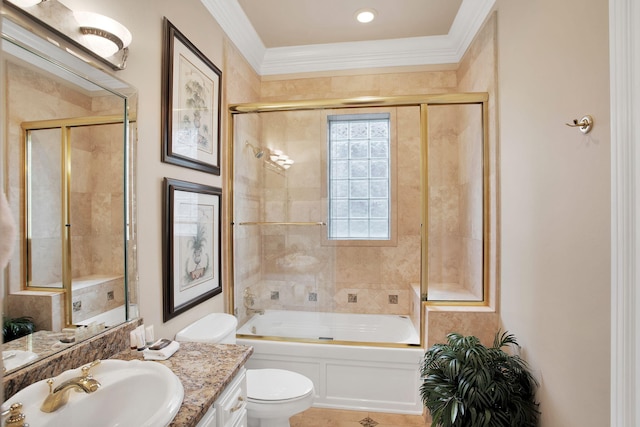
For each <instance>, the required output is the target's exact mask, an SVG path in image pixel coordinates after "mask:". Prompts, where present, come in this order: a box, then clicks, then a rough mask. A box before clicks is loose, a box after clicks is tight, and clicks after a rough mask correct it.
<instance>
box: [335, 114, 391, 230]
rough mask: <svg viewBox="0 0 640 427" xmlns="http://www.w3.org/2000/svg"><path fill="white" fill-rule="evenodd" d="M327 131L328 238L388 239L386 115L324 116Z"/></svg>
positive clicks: (388, 155) (388, 196)
mask: <svg viewBox="0 0 640 427" xmlns="http://www.w3.org/2000/svg"><path fill="white" fill-rule="evenodd" d="M328 127H329V132H328V135H329V155H328V159H329V161H328V162H327V163H328V167H329V173H328V177H329V212H328V214H329V215H328V216H329V218H328V234H329V235H328V238H329V239H330V240H389V239H390V238H391V231H390V230H391V226H390V220H391V215H390V212H391V206H390V205H391V194H390V181H391V160H390V154H389V153H390V151H391V150H390V137H389V135H390V129H389V114H350V115H335V116H329V118H328Z"/></svg>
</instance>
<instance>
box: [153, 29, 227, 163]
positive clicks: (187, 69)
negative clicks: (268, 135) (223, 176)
mask: <svg viewBox="0 0 640 427" xmlns="http://www.w3.org/2000/svg"><path fill="white" fill-rule="evenodd" d="M221 81H222V72H221V71H220V70H219V69H218V67H216V66H215V64H214V63H213V62H211V61H210V60H209V59H208V58H207V57H206V56H205V55H204V54H203V53H202V52H200V50H198V48H196V47H195V46H194V45H193V43H191V42H190V41H189V39H187V38H186V37H185V36H184V35H183V34H182V33H181V32H180V31H179V30H178V29H177V28H176V27H175V26H174V25H173V24H172V23H171V22H170V21H169V20H168V19H167V18H166V17H165V18H164V19H163V46H162V161H163V162H165V163H171V164H174V165H178V166H183V167H187V168H191V169H196V170H199V171H202V172H207V173H211V174H214V175H220V135H221V129H220V128H221V125H220V124H221V122H220V117H221V110H220V109H221V93H220V92H221V90H220V89H221V88H220V84H221Z"/></svg>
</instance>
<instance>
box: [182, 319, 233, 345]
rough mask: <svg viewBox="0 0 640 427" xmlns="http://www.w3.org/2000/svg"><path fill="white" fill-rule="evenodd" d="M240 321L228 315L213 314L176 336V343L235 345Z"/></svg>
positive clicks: (197, 321)
mask: <svg viewBox="0 0 640 427" xmlns="http://www.w3.org/2000/svg"><path fill="white" fill-rule="evenodd" d="M237 326H238V319H236V318H235V317H234V316H232V315H231V314H227V313H211V314H208V315H206V316H205V317H203V318H202V319H199V320H196V321H195V322H193V323H192V324H190V325H189V326H187V327H186V328H184V329H183V330H181V331H180V332H178V333H177V334H176V341H190V342H207V343H212V344H235V343H236V327H237Z"/></svg>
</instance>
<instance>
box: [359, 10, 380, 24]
mask: <svg viewBox="0 0 640 427" xmlns="http://www.w3.org/2000/svg"><path fill="white" fill-rule="evenodd" d="M375 18H376V11H375V10H374V9H360V10H359V11H357V12H356V19H357V20H358V22H362V23H363V24H366V23H368V22H371V21H373V20H374V19H375Z"/></svg>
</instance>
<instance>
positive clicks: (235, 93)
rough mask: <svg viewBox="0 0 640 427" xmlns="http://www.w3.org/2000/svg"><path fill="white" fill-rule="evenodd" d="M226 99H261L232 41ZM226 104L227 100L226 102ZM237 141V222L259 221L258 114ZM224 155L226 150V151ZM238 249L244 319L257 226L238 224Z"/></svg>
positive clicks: (227, 51) (255, 265)
mask: <svg viewBox="0 0 640 427" xmlns="http://www.w3.org/2000/svg"><path fill="white" fill-rule="evenodd" d="M224 63H225V67H224V70H225V74H226V75H227V76H232V77H227V78H226V79H225V83H226V86H225V90H224V96H225V97H226V103H229V104H234V103H244V102H257V101H259V99H260V79H259V77H258V76H257V75H256V73H255V72H254V71H253V69H252V68H251V66H250V65H249V64H248V63H247V62H246V61H245V59H244V58H243V57H242V55H241V54H240V53H239V52H238V50H237V49H236V47H235V46H234V45H233V43H231V42H230V41H228V40H226V41H225V43H224ZM225 105H226V104H225ZM235 135H236V143H235V152H234V153H233V158H234V160H235V161H234V167H235V168H236V177H238V178H236V179H235V180H234V201H233V202H234V206H235V211H236V212H238V214H237V216H236V217H235V218H234V219H235V220H236V221H237V222H240V221H243V222H245V221H246V222H249V221H253V222H255V221H259V220H260V216H259V212H260V187H261V185H262V184H261V179H262V176H261V175H260V163H259V162H258V161H257V159H255V157H253V152H252V151H251V149H250V147H247V146H246V145H245V142H249V143H251V144H254V145H255V146H258V145H260V140H259V136H260V121H259V118H258V116H257V115H243V116H242V124H241V125H238V126H236V129H235ZM223 149H224V148H223ZM223 156H224V153H223ZM234 237H235V238H234V251H235V255H234V257H235V263H234V269H235V271H234V273H235V280H234V282H235V289H234V293H235V295H236V301H235V307H236V313H237V316H238V319H239V321H240V322H242V321H243V319H244V318H245V309H244V307H243V304H242V295H243V294H244V290H245V289H246V288H252V287H253V286H254V285H255V284H256V283H257V282H258V281H259V280H260V263H261V256H260V251H261V239H260V228H259V227H257V226H240V225H238V224H236V225H234Z"/></svg>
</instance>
